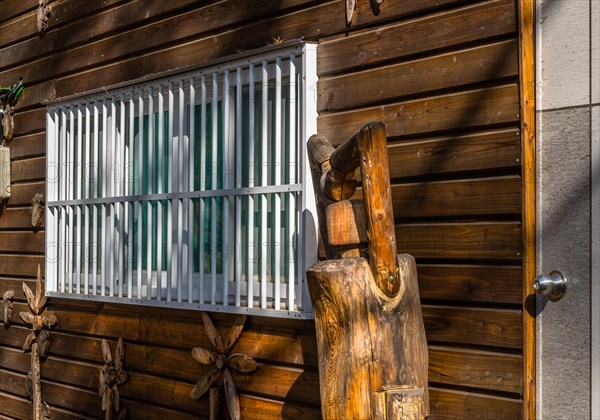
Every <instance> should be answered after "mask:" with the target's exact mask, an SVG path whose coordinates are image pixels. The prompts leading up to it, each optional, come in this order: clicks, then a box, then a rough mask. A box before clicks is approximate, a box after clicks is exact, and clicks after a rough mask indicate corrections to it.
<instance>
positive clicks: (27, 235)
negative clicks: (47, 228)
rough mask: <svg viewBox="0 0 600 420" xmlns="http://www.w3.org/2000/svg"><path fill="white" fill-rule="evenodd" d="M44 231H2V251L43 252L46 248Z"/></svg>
mask: <svg viewBox="0 0 600 420" xmlns="http://www.w3.org/2000/svg"><path fill="white" fill-rule="evenodd" d="M44 238H45V235H44V232H37V233H33V232H13V231H0V252H2V253H4V252H19V253H22V254H43V253H44V251H45V250H46V243H45V242H44Z"/></svg>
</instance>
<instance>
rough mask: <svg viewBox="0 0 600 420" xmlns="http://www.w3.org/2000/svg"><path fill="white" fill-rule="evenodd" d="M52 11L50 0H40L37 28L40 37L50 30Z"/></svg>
mask: <svg viewBox="0 0 600 420" xmlns="http://www.w3.org/2000/svg"><path fill="white" fill-rule="evenodd" d="M51 12H52V9H51V8H50V6H48V0H38V12H37V30H38V34H39V36H40V37H42V36H44V35H45V34H46V31H48V17H49V16H50V13H51Z"/></svg>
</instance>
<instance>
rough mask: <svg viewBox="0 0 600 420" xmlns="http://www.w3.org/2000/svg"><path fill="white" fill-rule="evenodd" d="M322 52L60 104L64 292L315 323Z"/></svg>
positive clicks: (54, 154)
mask: <svg viewBox="0 0 600 420" xmlns="http://www.w3.org/2000/svg"><path fill="white" fill-rule="evenodd" d="M316 81H317V77H316V45H315V44H310V43H295V44H293V45H289V44H287V45H285V44H284V45H279V46H274V47H269V48H263V49H261V50H259V51H257V52H255V53H253V54H250V53H243V54H238V55H236V56H233V57H231V58H230V59H224V60H220V61H219V62H214V63H212V64H209V65H207V66H205V67H203V68H198V69H194V70H189V69H188V70H185V72H179V73H178V74H169V75H163V76H162V77H161V78H157V79H155V80H152V81H148V80H144V81H143V82H140V83H135V82H133V83H130V84H128V85H126V86H120V87H118V88H115V89H103V90H102V91H101V92H97V93H89V94H87V95H81V96H79V97H71V98H66V99H60V100H58V101H55V102H53V103H51V104H50V105H49V106H48V109H47V159H48V175H47V181H48V182H47V185H48V190H47V198H48V199H47V206H46V288H47V294H48V295H49V296H58V297H65V298H78V299H91V300H102V301H114V302H122V303H134V304H143V305H155V306H173V307H181V308H190V309H192V308H193V309H201V310H209V311H223V312H244V313H251V314H262V315H274V316H290V317H310V316H311V312H312V309H311V307H310V300H309V298H308V294H307V292H306V285H305V272H306V268H307V267H308V266H310V265H311V264H312V263H314V262H315V261H316V258H317V246H316V211H315V210H314V208H315V206H314V194H313V191H312V181H311V179H310V170H309V167H308V159H307V156H306V147H305V145H306V139H307V138H308V136H309V135H310V134H312V133H314V132H316V117H317V112H316V100H315V87H316Z"/></svg>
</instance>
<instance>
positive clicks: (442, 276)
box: [417, 264, 521, 306]
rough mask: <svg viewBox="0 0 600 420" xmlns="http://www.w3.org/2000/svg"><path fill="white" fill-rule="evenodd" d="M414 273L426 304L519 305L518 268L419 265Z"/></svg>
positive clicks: (519, 275) (519, 274)
mask: <svg viewBox="0 0 600 420" xmlns="http://www.w3.org/2000/svg"><path fill="white" fill-rule="evenodd" d="M417 273H418V274H419V290H420V294H421V299H423V300H426V301H430V300H439V301H455V302H481V303H510V304H515V305H518V304H520V302H521V268H520V267H517V266H484V265H463V264H452V265H450V264H440V265H438V264H418V265H417ZM465 306H466V305H465Z"/></svg>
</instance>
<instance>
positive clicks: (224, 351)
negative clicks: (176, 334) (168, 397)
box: [190, 312, 257, 420]
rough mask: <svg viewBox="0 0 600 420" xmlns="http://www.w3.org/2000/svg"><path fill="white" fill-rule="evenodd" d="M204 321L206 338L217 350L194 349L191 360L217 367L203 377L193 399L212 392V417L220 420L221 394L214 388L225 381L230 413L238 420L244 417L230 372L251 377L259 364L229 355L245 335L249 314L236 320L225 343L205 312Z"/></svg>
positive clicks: (196, 387)
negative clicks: (233, 371)
mask: <svg viewBox="0 0 600 420" xmlns="http://www.w3.org/2000/svg"><path fill="white" fill-rule="evenodd" d="M202 321H203V322H204V329H205V331H206V335H207V336H208V339H209V340H210V342H211V344H212V345H213V347H214V349H215V350H216V351H214V350H212V349H205V348H203V347H195V348H194V349H193V350H192V357H193V358H194V359H195V360H196V361H198V362H200V363H202V364H203V365H214V368H213V369H212V370H211V371H210V372H208V373H207V374H206V375H204V376H203V377H202V378H200V380H199V381H198V382H197V383H196V385H195V386H194V388H193V389H192V391H191V392H190V397H191V398H193V399H198V398H200V397H202V396H203V395H204V394H205V393H206V392H207V391H208V390H209V389H210V418H211V419H217V418H218V417H219V400H220V398H221V392H220V388H217V387H213V386H214V385H216V384H218V383H220V380H221V379H222V381H223V387H224V388H225V400H226V401H227V408H228V409H229V414H230V415H231V418H232V419H233V420H239V419H240V418H241V412H240V401H239V398H238V394H237V390H236V389H235V383H234V382H233V377H232V376H231V372H230V369H233V370H235V371H237V372H240V373H246V374H250V373H252V372H254V371H255V370H256V368H257V365H256V362H255V361H254V359H253V358H252V357H250V356H248V355H245V354H240V353H236V354H230V352H231V350H232V349H233V347H234V346H235V344H236V343H237V341H238V340H239V338H240V336H241V335H242V330H243V329H244V324H245V322H246V315H242V316H239V317H238V318H237V319H236V320H235V322H234V324H233V327H232V328H231V332H230V333H229V336H228V337H227V339H226V340H225V341H223V339H222V338H221V334H220V333H219V330H218V329H217V327H215V325H214V323H213V322H212V320H211V319H210V316H208V314H207V313H206V312H202Z"/></svg>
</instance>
